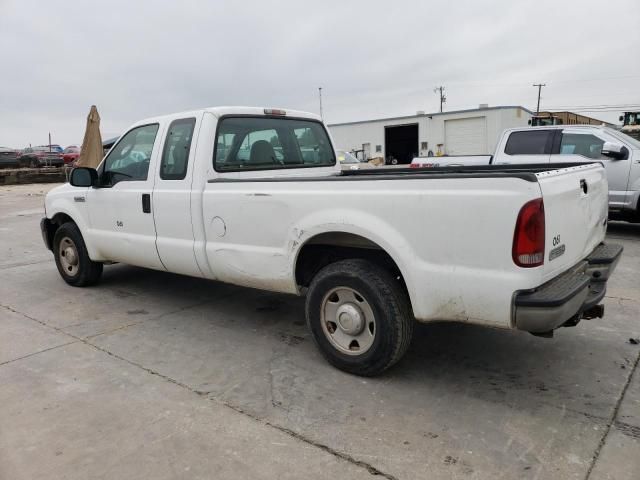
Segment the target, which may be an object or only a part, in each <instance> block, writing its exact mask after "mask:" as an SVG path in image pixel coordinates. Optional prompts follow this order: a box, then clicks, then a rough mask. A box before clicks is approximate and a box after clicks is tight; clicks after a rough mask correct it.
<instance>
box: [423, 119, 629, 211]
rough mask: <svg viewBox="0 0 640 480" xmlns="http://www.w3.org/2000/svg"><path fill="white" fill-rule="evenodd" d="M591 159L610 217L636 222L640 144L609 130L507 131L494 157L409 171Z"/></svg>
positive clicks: (436, 162)
mask: <svg viewBox="0 0 640 480" xmlns="http://www.w3.org/2000/svg"><path fill="white" fill-rule="evenodd" d="M636 118H637V117H636ZM639 128H640V125H639ZM594 160H596V161H600V162H602V164H603V165H604V167H605V169H606V172H607V177H608V181H609V218H611V219H612V220H627V221H631V222H640V208H639V205H638V200H639V199H640V141H638V140H637V139H635V138H632V137H630V136H629V135H626V134H625V133H622V132H620V131H618V130H615V129H613V128H610V127H605V126H598V125H549V126H545V127H523V128H511V129H507V130H505V131H504V132H503V133H502V136H501V138H500V140H499V141H498V145H497V147H496V152H495V153H494V154H493V155H471V156H445V157H416V158H414V159H413V161H412V162H411V167H412V168H425V167H426V168H437V167H460V166H478V165H509V164H532V163H543V164H546V163H551V164H553V163H565V162H581V163H582V162H583V163H592V162H593V161H594Z"/></svg>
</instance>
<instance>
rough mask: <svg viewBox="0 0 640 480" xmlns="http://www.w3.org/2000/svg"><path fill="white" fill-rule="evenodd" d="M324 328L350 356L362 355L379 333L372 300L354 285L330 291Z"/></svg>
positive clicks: (323, 314) (324, 309) (323, 315)
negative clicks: (370, 303)
mask: <svg viewBox="0 0 640 480" xmlns="http://www.w3.org/2000/svg"><path fill="white" fill-rule="evenodd" d="M321 322H322V331H323V332H324V334H325V336H326V337H327V339H328V340H329V342H331V344H332V345H333V346H334V347H335V348H336V349H338V350H339V351H341V352H342V353H346V354H347V355H362V354H363V353H365V352H366V351H367V350H369V348H371V345H373V341H374V339H375V335H376V321H375V316H374V315H373V310H372V309H371V306H370V305H369V302H367V301H366V300H365V298H364V297H363V296H362V295H361V294H360V293H358V292H357V291H356V290H354V289H352V288H350V287H337V288H334V289H332V290H330V291H329V292H328V293H327V294H326V295H325V297H324V299H323V300H322V306H321Z"/></svg>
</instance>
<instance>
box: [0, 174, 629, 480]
mask: <svg viewBox="0 0 640 480" xmlns="http://www.w3.org/2000/svg"><path fill="white" fill-rule="evenodd" d="M51 187H52V185H30V186H14V187H0V251H2V252H3V255H1V256H0V479H11V480H21V479H34V478H47V479H59V478H60V479H61V478H65V479H86V478H92V479H101V478H114V479H122V478H127V479H134V478H140V479H147V478H148V479H151V478H153V479H154V480H159V479H173V478H184V479H196V478H217V479H219V478H250V479H258V478H292V479H293V478H295V479H299V478H305V479H307V478H325V479H343V478H370V477H372V476H373V475H377V476H379V477H380V476H381V477H382V478H389V479H392V478H397V479H421V478H425V479H427V478H428V479H439V478H446V479H448V478H463V479H485V478H491V479H500V478H504V479H511V478H518V479H520V478H525V479H529V478H531V479H533V478H536V479H574V478H575V479H638V478H640V374H639V373H638V368H637V366H638V359H639V357H640V345H637V344H634V343H633V342H632V341H631V339H637V338H638V337H640V319H639V317H640V315H639V313H640V287H639V286H638V274H637V272H638V271H639V267H640V225H630V224H624V223H612V224H611V225H610V227H609V237H610V238H609V241H611V242H619V243H622V244H623V245H624V246H625V253H624V256H623V259H622V260H621V262H620V264H619V266H618V268H617V270H616V272H615V274H614V276H613V278H612V279H611V280H610V282H609V289H608V292H607V297H606V300H605V305H606V313H605V318H604V319H602V320H592V321H583V322H582V323H580V324H579V325H578V326H577V327H575V328H565V329H562V330H559V331H558V332H557V333H556V335H555V337H554V338H553V339H541V338H537V337H534V336H532V335H529V334H526V333H522V332H512V331H502V330H493V329H488V328H481V327H477V326H470V325H456V324H432V325H420V326H418V328H417V330H416V334H415V337H414V340H413V343H412V345H411V348H410V350H409V352H408V354H407V355H406V357H405V358H404V360H403V361H401V362H400V363H399V364H398V365H397V366H396V367H394V368H393V369H391V370H390V371H389V372H387V373H386V374H385V375H383V376H381V377H378V378H374V379H363V378H359V377H354V376H350V375H347V374H345V373H342V372H340V371H337V370H335V369H333V368H332V367H330V366H329V365H328V364H327V363H326V362H325V361H324V360H323V359H322V357H321V356H320V354H319V353H318V352H317V351H316V349H315V347H314V346H313V343H312V341H311V338H310V336H309V334H308V333H307V331H306V328H305V325H304V308H303V300H302V299H300V298H295V297H290V296H285V295H276V294H272V293H265V292H260V291H256V290H251V289H244V288H239V287H234V286H228V285H223V284H220V283H216V282H209V281H204V280H200V279H194V278H187V277H181V276H177V275H172V274H168V273H161V272H154V271H148V270H143V269H139V268H134V267H130V266H126V265H113V266H108V267H105V273H104V276H103V281H102V283H101V284H100V285H99V286H96V287H92V288H85V289H76V288H72V287H69V286H67V285H66V284H65V283H64V282H63V281H62V280H61V279H60V278H59V276H58V273H57V270H56V268H55V265H54V262H53V257H52V255H51V254H50V253H49V252H48V251H46V250H45V248H44V246H43V244H42V240H41V237H40V232H39V227H38V222H39V219H40V217H41V216H42V211H43V209H42V205H43V194H44V192H46V191H47V190H48V189H49V188H51Z"/></svg>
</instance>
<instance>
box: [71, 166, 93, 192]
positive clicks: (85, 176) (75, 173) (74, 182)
mask: <svg viewBox="0 0 640 480" xmlns="http://www.w3.org/2000/svg"><path fill="white" fill-rule="evenodd" d="M69 183H70V184H71V186H73V187H94V186H96V185H98V172H97V171H96V169H95V168H88V167H76V168H74V169H73V170H71V177H70V178H69Z"/></svg>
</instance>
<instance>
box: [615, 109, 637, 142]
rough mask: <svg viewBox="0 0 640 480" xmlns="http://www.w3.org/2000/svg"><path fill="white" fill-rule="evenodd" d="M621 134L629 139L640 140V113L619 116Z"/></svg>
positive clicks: (625, 113)
mask: <svg viewBox="0 0 640 480" xmlns="http://www.w3.org/2000/svg"><path fill="white" fill-rule="evenodd" d="M620 121H621V122H622V130H621V131H622V132H624V133H626V134H627V135H629V136H630V137H633V138H635V139H637V140H640V112H624V115H621V116H620Z"/></svg>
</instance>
